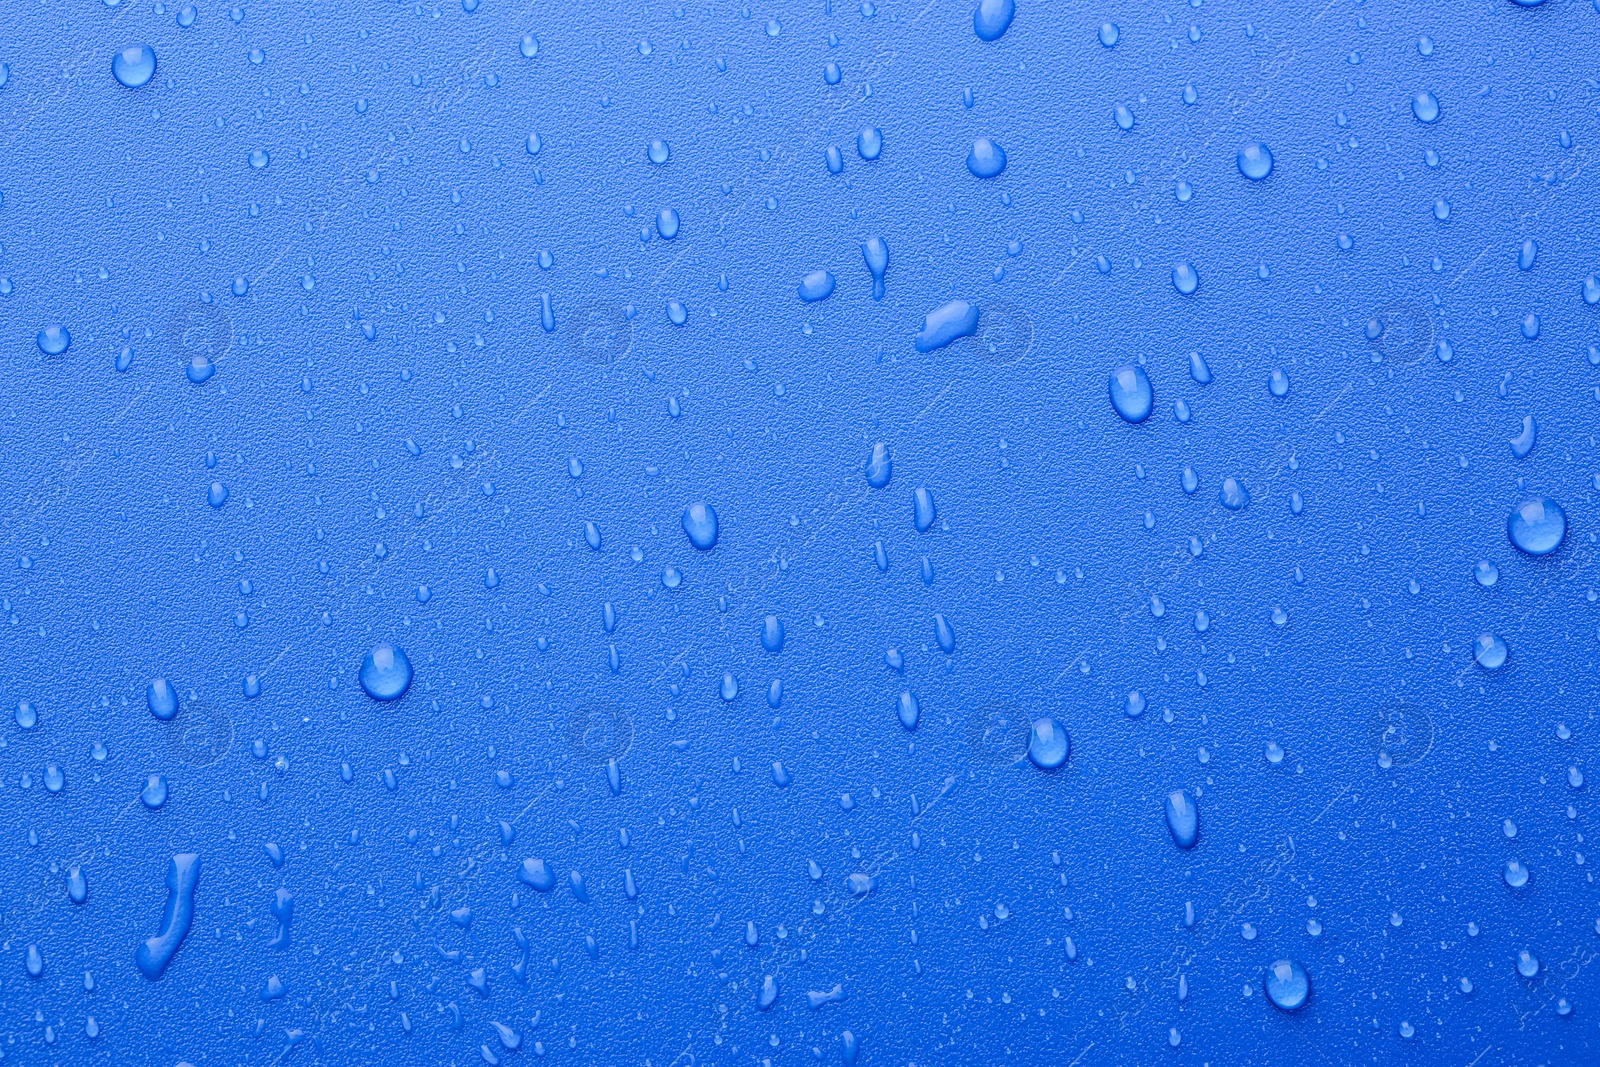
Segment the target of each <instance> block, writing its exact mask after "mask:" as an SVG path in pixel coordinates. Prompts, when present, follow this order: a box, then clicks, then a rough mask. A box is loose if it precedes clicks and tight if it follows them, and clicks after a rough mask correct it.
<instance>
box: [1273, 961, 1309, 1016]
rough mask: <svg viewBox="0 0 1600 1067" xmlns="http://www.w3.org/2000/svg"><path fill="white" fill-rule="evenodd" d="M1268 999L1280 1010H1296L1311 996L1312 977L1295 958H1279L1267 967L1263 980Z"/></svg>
mask: <svg viewBox="0 0 1600 1067" xmlns="http://www.w3.org/2000/svg"><path fill="white" fill-rule="evenodd" d="M1262 988H1264V989H1265V990H1266V994H1267V999H1268V1000H1270V1001H1272V1006H1273V1007H1274V1008H1277V1009H1278V1010H1279V1011H1295V1010H1297V1009H1299V1008H1302V1007H1304V1006H1305V1003H1306V1001H1307V1000H1308V999H1310V997H1311V977H1310V975H1308V974H1306V969H1305V968H1304V967H1302V966H1300V964H1298V963H1296V962H1295V961H1294V960H1279V961H1278V962H1277V963H1274V964H1273V965H1272V966H1271V967H1268V968H1267V973H1266V977H1265V978H1264V979H1263V981H1262Z"/></svg>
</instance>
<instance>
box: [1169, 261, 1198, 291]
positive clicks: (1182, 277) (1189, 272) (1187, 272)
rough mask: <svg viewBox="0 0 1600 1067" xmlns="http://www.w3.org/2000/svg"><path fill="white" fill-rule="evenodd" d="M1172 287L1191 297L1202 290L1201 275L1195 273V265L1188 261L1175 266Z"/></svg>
mask: <svg viewBox="0 0 1600 1067" xmlns="http://www.w3.org/2000/svg"><path fill="white" fill-rule="evenodd" d="M1172 287H1173V288H1174V289H1176V290H1178V292H1180V293H1182V294H1183V295H1184V296H1189V295H1190V294H1192V293H1193V292H1194V291H1195V290H1196V289H1198V288H1200V275H1199V274H1198V273H1197V272H1196V271H1195V269H1194V266H1193V264H1191V263H1189V262H1188V261H1187V260H1185V261H1184V262H1182V263H1175V264H1173V266H1172Z"/></svg>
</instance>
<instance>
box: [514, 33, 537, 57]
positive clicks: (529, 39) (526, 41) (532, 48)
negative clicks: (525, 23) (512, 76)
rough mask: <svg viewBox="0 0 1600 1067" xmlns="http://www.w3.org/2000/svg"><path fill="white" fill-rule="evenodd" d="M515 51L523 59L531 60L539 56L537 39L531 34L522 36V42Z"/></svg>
mask: <svg viewBox="0 0 1600 1067" xmlns="http://www.w3.org/2000/svg"><path fill="white" fill-rule="evenodd" d="M517 51H519V52H521V53H522V58H523V59H532V58H533V57H534V56H536V55H538V54H539V38H537V37H535V36H534V35H533V34H531V33H525V34H523V35H522V41H521V42H520V43H519V44H518V45H517Z"/></svg>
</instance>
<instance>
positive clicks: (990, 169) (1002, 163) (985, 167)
mask: <svg viewBox="0 0 1600 1067" xmlns="http://www.w3.org/2000/svg"><path fill="white" fill-rule="evenodd" d="M1005 169H1006V152H1005V149H1003V148H1001V147H1000V146H999V145H998V144H996V143H995V142H994V141H993V140H991V139H989V138H988V137H980V138H978V139H977V140H976V141H973V142H972V148H971V149H970V150H969V151H968V152H967V170H969V171H971V172H972V176H973V177H975V178H993V177H995V176H996V175H998V174H999V173H1000V172H1001V171H1003V170H1005Z"/></svg>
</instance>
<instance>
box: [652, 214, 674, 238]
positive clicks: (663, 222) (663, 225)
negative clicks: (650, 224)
mask: <svg viewBox="0 0 1600 1067" xmlns="http://www.w3.org/2000/svg"><path fill="white" fill-rule="evenodd" d="M656 233H658V234H660V235H661V239H662V240H663V241H670V240H672V239H673V238H674V237H676V236H678V213H677V212H676V211H674V210H672V209H671V208H670V207H664V208H662V209H661V210H660V211H658V212H656Z"/></svg>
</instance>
